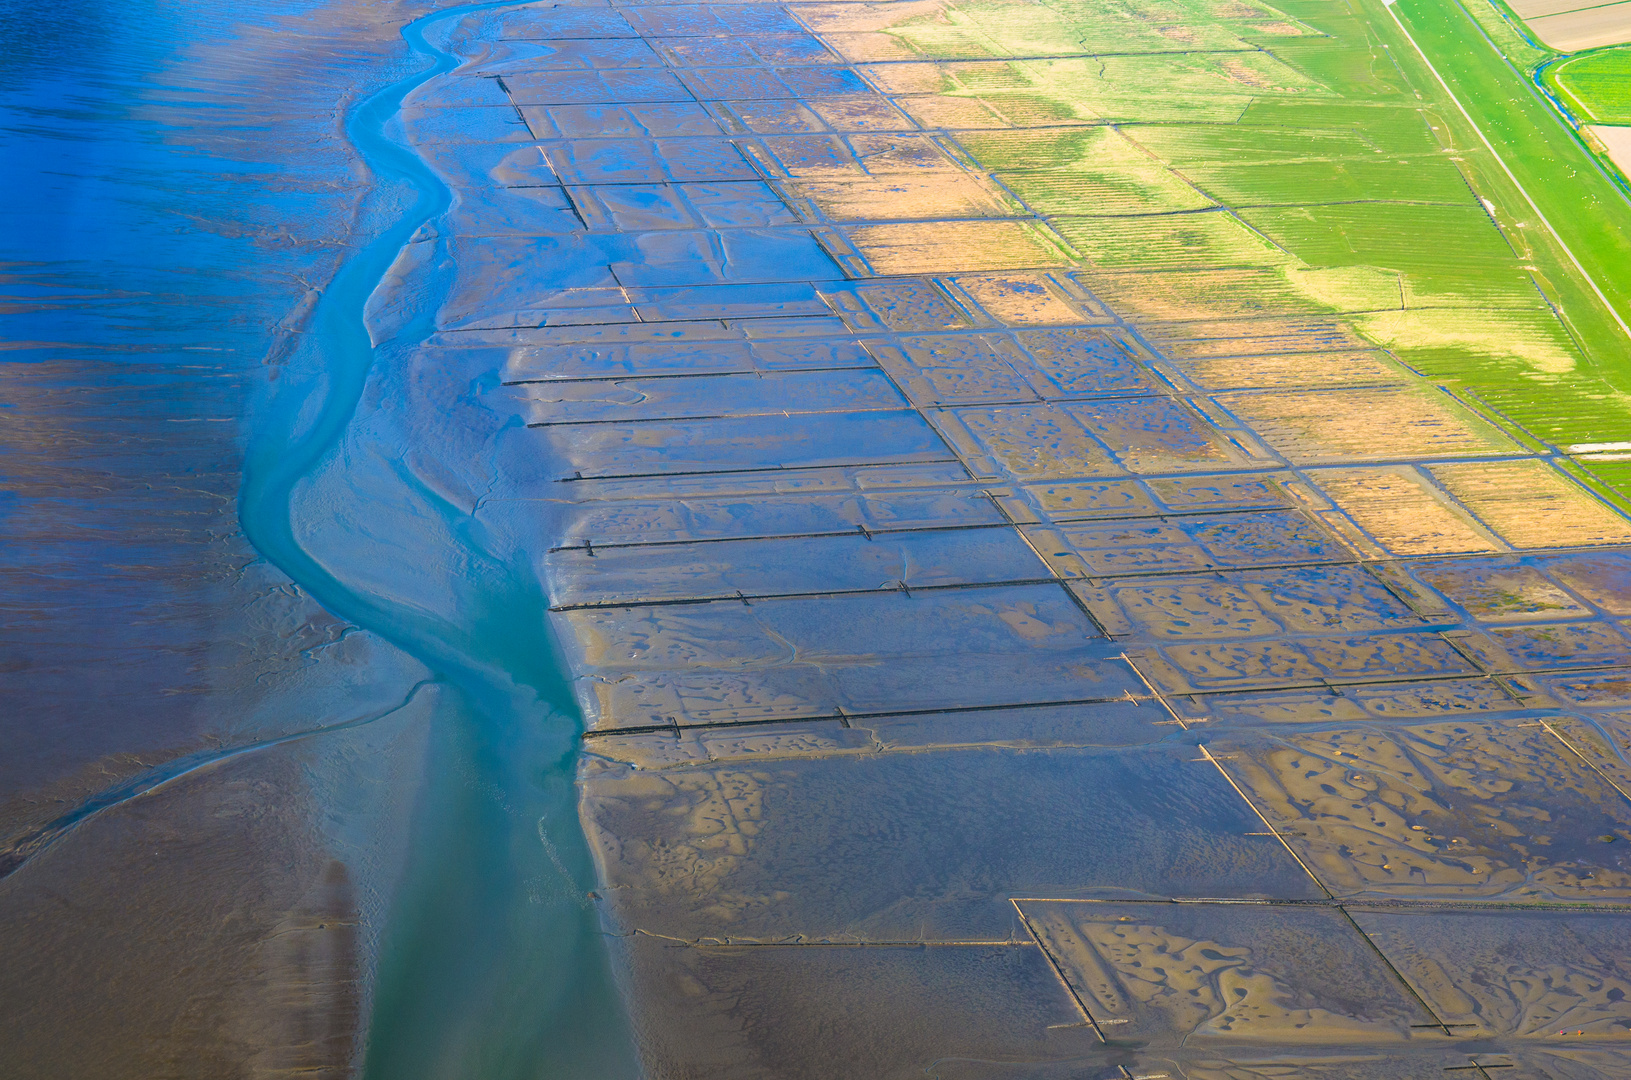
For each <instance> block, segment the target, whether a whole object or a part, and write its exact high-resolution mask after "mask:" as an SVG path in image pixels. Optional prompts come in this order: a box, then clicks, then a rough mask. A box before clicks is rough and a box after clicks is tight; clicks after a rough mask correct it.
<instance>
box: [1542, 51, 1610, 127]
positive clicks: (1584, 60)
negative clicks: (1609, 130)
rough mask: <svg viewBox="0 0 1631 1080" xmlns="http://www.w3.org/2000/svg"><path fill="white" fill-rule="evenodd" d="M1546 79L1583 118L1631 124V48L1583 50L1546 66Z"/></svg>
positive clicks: (1592, 121) (1608, 122)
mask: <svg viewBox="0 0 1631 1080" xmlns="http://www.w3.org/2000/svg"><path fill="white" fill-rule="evenodd" d="M1544 78H1545V79H1546V83H1547V85H1548V86H1550V87H1551V88H1552V90H1553V91H1554V92H1556V93H1557V95H1558V96H1559V97H1561V98H1562V99H1563V100H1564V101H1565V102H1566V103H1567V104H1568V106H1569V108H1571V109H1573V110H1574V113H1575V115H1576V116H1578V117H1580V118H1581V119H1582V120H1587V121H1589V122H1591V123H1594V124H1631V48H1624V47H1621V48H1613V49H1599V50H1596V51H1594V52H1588V53H1582V54H1581V55H1579V56H1575V57H1571V58H1569V59H1567V60H1564V61H1562V62H1561V63H1558V64H1554V65H1552V66H1551V67H1549V68H1547V69H1546V73H1545V76H1544Z"/></svg>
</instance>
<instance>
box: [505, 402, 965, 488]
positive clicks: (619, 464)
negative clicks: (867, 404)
mask: <svg viewBox="0 0 1631 1080" xmlns="http://www.w3.org/2000/svg"><path fill="white" fill-rule="evenodd" d="M529 433H530V434H532V435H533V436H534V437H536V438H537V439H539V440H540V441H541V442H543V443H545V444H546V445H547V447H548V453H549V456H550V457H551V458H552V459H553V460H555V461H558V462H560V463H561V464H560V466H559V468H560V469H561V471H562V475H563V476H572V475H574V474H576V475H581V476H626V475H649V474H657V473H687V472H715V471H720V472H724V471H732V470H740V469H785V468H789V467H797V468H810V467H814V466H831V465H847V464H867V463H872V462H878V463H882V462H893V463H905V462H925V461H945V460H949V459H950V458H951V457H952V455H951V454H950V452H949V451H947V450H946V449H945V446H944V444H943V443H942V442H941V441H940V439H939V438H938V437H936V435H935V433H934V431H933V429H931V428H930V427H929V425H928V424H927V423H925V422H924V421H923V418H922V417H920V416H919V415H917V414H916V413H914V412H907V411H901V412H878V413H812V414H805V415H802V416H794V417H787V416H782V415H780V414H777V415H774V416H768V415H767V416H738V417H730V418H728V419H719V420H708V421H691V422H687V421H683V420H675V421H651V422H647V423H632V424H631V423H607V424H587V425H567V426H557V427H544V428H532V429H530V432H529Z"/></svg>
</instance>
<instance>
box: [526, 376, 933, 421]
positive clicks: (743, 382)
mask: <svg viewBox="0 0 1631 1080" xmlns="http://www.w3.org/2000/svg"><path fill="white" fill-rule="evenodd" d="M514 393H515V397H516V398H517V399H519V402H520V404H521V406H522V409H523V415H524V416H525V417H526V421H527V425H528V426H529V427H550V426H554V425H560V424H604V423H609V422H618V421H640V420H683V419H688V418H700V417H707V418H715V417H726V416H738V417H745V416H766V415H775V416H786V415H789V414H792V413H825V412H832V413H862V412H868V411H884V412H888V411H900V410H903V409H905V408H906V407H907V402H906V400H905V399H904V398H902V397H901V396H900V392H899V391H897V390H896V389H895V387H894V384H893V383H891V382H890V381H889V379H888V377H886V376H885V375H884V374H883V372H881V371H867V370H865V369H861V370H849V371H809V372H773V373H759V372H755V373H753V374H743V375H702V376H695V375H690V376H677V377H674V378H666V379H665V378H661V377H655V378H644V379H640V380H638V381H635V380H628V381H612V380H605V381H601V380H587V379H585V380H575V381H573V382H564V381H554V382H542V383H530V384H527V385H525V386H521V387H518V388H517V389H516V390H515V392H514Z"/></svg>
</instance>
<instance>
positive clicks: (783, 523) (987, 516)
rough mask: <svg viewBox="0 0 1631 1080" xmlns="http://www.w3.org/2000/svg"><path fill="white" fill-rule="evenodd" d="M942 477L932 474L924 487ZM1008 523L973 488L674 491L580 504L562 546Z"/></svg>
mask: <svg viewBox="0 0 1631 1080" xmlns="http://www.w3.org/2000/svg"><path fill="white" fill-rule="evenodd" d="M938 479H940V478H939V477H935V476H930V475H926V476H924V477H923V482H924V483H925V484H934V483H935V481H936V480H938ZM1005 521H1006V519H1005V518H1004V517H1003V515H1002V512H1001V511H1000V510H998V509H997V507H996V505H995V504H994V503H992V501H991V500H990V498H988V497H987V496H986V495H984V494H983V493H981V492H979V491H975V490H969V489H961V490H959V489H949V490H925V491H837V492H830V491H829V492H823V491H814V492H808V493H799V492H789V493H783V494H779V495H778V494H777V493H776V492H774V491H767V492H764V493H761V494H755V495H742V496H738V497H735V498H731V497H728V496H727V497H720V496H695V495H693V496H687V495H685V494H683V493H675V494H673V495H672V496H670V497H669V498H666V499H665V498H660V497H656V498H653V497H648V498H645V499H634V498H630V499H606V500H600V501H593V502H582V503H578V504H576V505H575V506H574V507H573V508H572V509H571V510H570V511H569V512H568V514H567V521H566V522H565V523H564V524H563V526H562V533H561V537H560V541H561V543H560V545H559V546H560V547H561V548H592V549H595V550H597V551H598V550H604V549H605V548H607V547H616V546H618V545H624V544H669V543H676V542H682V541H695V540H728V539H748V538H752V537H774V536H812V535H838V534H844V533H849V534H854V533H857V532H860V533H863V534H864V533H883V532H895V531H899V530H903V529H923V528H969V527H972V526H980V525H1001V524H1003V523H1005Z"/></svg>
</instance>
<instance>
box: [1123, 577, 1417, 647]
mask: <svg viewBox="0 0 1631 1080" xmlns="http://www.w3.org/2000/svg"><path fill="white" fill-rule="evenodd" d="M1103 588H1104V591H1105V593H1106V594H1107V595H1108V597H1110V598H1111V599H1113V600H1114V602H1115V603H1116V604H1117V605H1118V607H1119V612H1120V613H1125V618H1126V619H1127V620H1129V621H1130V623H1131V626H1132V627H1133V628H1135V632H1137V633H1139V634H1140V636H1147V637H1149V638H1151V639H1153V640H1157V641H1162V640H1177V641H1194V640H1210V639H1213V638H1243V637H1278V636H1282V635H1285V634H1287V633H1290V634H1293V635H1298V634H1316V635H1317V634H1328V633H1330V632H1331V631H1333V630H1339V631H1345V632H1349V633H1355V632H1365V631H1372V630H1389V629H1399V628H1403V627H1409V626H1418V625H1420V624H1421V621H1422V620H1421V619H1420V617H1419V616H1417V615H1416V614H1415V613H1414V612H1412V611H1411V610H1410V609H1409V608H1407V607H1405V606H1404V605H1403V604H1402V603H1400V602H1399V600H1398V599H1397V598H1396V597H1395V596H1394V595H1393V594H1392V593H1391V592H1389V591H1388V590H1387V589H1385V588H1384V587H1383V586H1382V585H1381V583H1380V582H1378V581H1377V580H1376V579H1375V578H1374V577H1372V576H1371V575H1370V574H1368V573H1366V572H1365V571H1364V570H1363V569H1360V568H1358V567H1348V566H1322V567H1318V568H1310V569H1306V570H1292V569H1285V570H1258V571H1247V572H1243V573H1242V572H1234V573H1224V574H1217V575H1209V576H1206V577H1195V578H1173V579H1165V578H1164V579H1162V580H1160V581H1159V582H1136V583H1120V584H1111V585H1107V586H1104V587H1103ZM1095 614H1098V612H1097V611H1096V610H1095ZM1101 621H1104V620H1102V619H1101Z"/></svg>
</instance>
